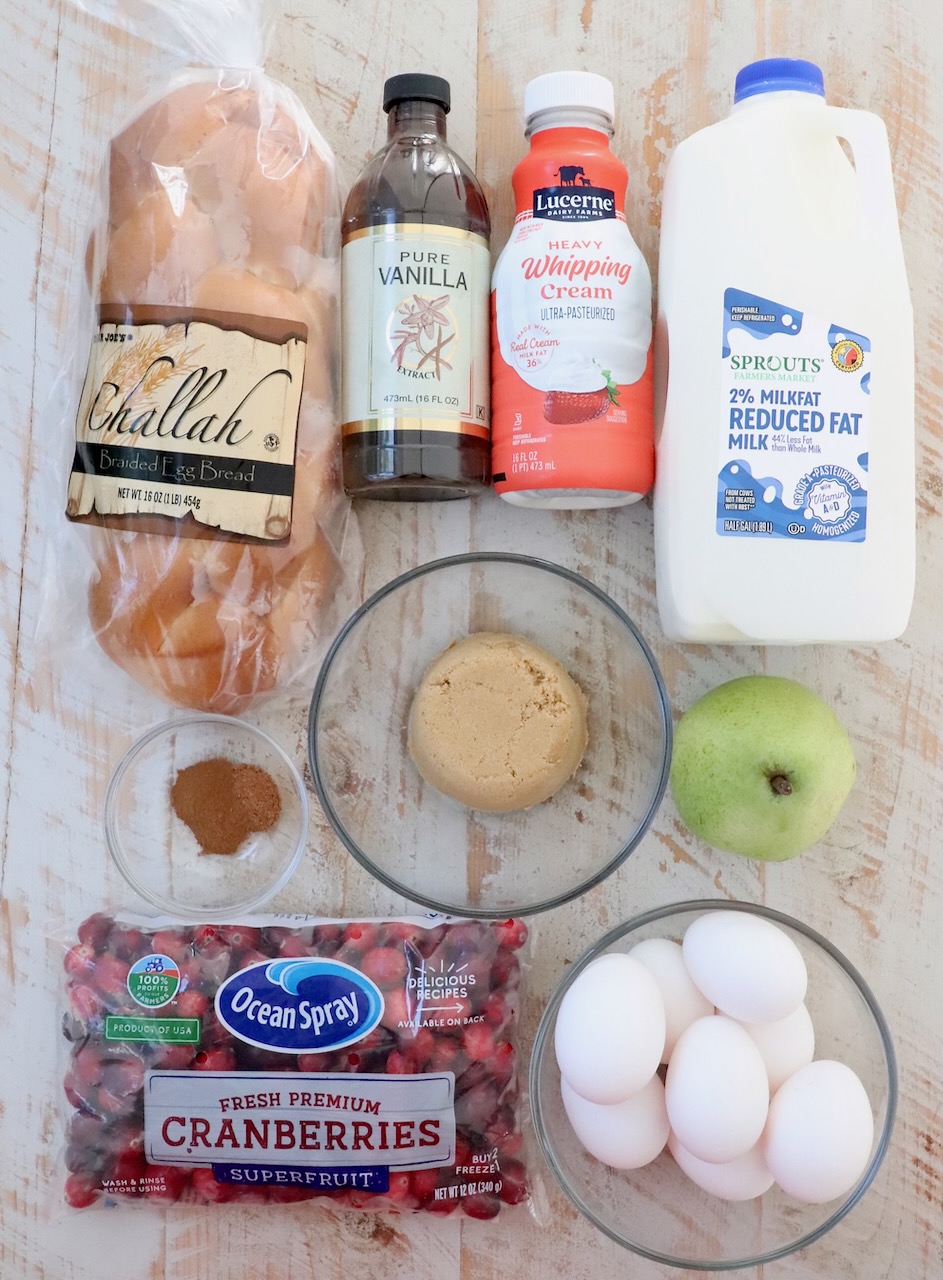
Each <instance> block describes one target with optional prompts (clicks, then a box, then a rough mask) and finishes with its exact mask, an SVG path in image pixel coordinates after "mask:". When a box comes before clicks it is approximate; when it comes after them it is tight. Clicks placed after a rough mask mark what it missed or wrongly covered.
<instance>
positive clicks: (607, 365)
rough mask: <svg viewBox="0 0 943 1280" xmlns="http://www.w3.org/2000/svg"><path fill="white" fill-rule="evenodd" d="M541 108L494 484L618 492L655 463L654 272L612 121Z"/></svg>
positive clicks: (523, 191)
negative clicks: (611, 137) (640, 242)
mask: <svg viewBox="0 0 943 1280" xmlns="http://www.w3.org/2000/svg"><path fill="white" fill-rule="evenodd" d="M562 78H563V77H561V79H562ZM544 79H548V80H549V79H550V77H541V80H544ZM587 79H589V80H592V81H599V80H600V77H587ZM534 83H539V81H538V82H534ZM603 83H605V82H603ZM529 92H530V86H529V87H528V93H529ZM525 100H526V99H525ZM548 114H549V113H548ZM577 114H578V113H577ZM561 115H563V112H562V111H557V112H556V113H555V116H556V118H557V120H559V117H560V116H561ZM601 118H602V117H599V116H598V115H596V119H601ZM537 121H538V127H536V131H535V132H534V133H533V134H532V137H531V150H530V154H529V155H528V156H526V157H525V158H524V160H522V161H521V163H520V164H519V165H518V166H517V169H516V170H515V172H514V192H515V197H516V203H517V215H516V218H515V222H514V228H513V231H512V233H511V237H510V240H509V241H508V244H507V245H506V246H505V249H504V251H503V252H502V254H501V257H500V259H499V260H498V263H497V266H496V268H495V271H494V277H493V292H492V309H493V320H494V323H493V326H492V333H493V349H492V414H493V419H492V438H493V458H492V463H493V478H494V484H495V487H496V489H497V490H498V492H499V493H500V494H502V495H503V496H506V497H509V499H510V500H514V501H518V500H520V499H519V498H511V497H510V496H511V495H520V494H522V493H525V494H529V495H530V497H531V498H533V499H536V500H538V501H539V502H540V503H544V500H543V499H541V498H540V493H541V491H545V494H546V498H547V499H551V500H552V505H559V506H566V505H568V504H567V503H566V502H565V501H563V500H561V499H562V498H563V497H564V496H565V495H566V493H567V492H568V491H569V492H572V493H573V494H574V495H576V496H580V499H581V500H580V501H579V502H578V504H577V505H580V506H592V505H618V504H620V503H623V502H627V501H632V500H634V498H637V497H640V496H641V495H642V494H643V493H645V492H646V491H647V490H648V488H649V487H650V485H651V483H652V479H653V474H654V444H653V428H652V369H651V341H652V322H651V276H650V274H649V271H648V267H647V265H646V263H645V259H644V258H643V257H642V254H641V252H640V251H639V249H638V247H637V245H636V244H635V242H634V240H633V239H632V235H631V233H630V231H629V229H628V226H627V225H626V220H625V209H624V201H625V191H626V185H627V180H628V177H627V173H626V170H625V167H624V166H623V165H622V164H621V163H620V161H619V160H618V159H617V158H616V157H615V156H614V155H613V154H612V153H611V152H610V150H609V146H608V134H607V133H606V132H603V130H602V129H601V128H600V127H586V126H585V125H584V124H582V123H576V124H574V125H573V127H568V126H566V125H564V124H559V123H555V124H554V126H553V127H549V128H541V127H539V123H540V116H539V115H538V117H537ZM594 495H595V496H598V497H599V499H600V501H599V502H595V501H592V500H591V499H592V497H593V496H594ZM546 504H547V505H549V503H546Z"/></svg>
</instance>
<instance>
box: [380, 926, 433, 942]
mask: <svg viewBox="0 0 943 1280" xmlns="http://www.w3.org/2000/svg"><path fill="white" fill-rule="evenodd" d="M422 932H423V930H422V928H421V927H420V926H419V925H416V924H409V923H407V922H406V921H405V920H389V921H387V923H386V924H384V925H382V926H381V929H380V933H381V936H382V942H383V944H385V945H387V946H389V945H390V944H392V945H393V946H397V944H398V945H399V946H400V947H402V944H403V943H404V942H408V943H412V944H415V943H416V942H417V941H418V939H419V938H420V936H421V934H422Z"/></svg>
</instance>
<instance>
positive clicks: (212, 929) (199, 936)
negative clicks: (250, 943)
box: [193, 924, 226, 956]
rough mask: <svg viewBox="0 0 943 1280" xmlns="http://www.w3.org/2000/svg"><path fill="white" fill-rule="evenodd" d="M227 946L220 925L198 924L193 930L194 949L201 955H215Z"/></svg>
mask: <svg viewBox="0 0 943 1280" xmlns="http://www.w3.org/2000/svg"><path fill="white" fill-rule="evenodd" d="M224 946H226V943H225V942H224V941H223V936H222V933H221V932H220V926H219V925H215V924H198V925H196V926H195V927H194V930H193V949H194V951H196V952H198V953H199V954H200V955H201V956H205V955H215V954H216V952H218V951H221V950H222V948H223V947H224Z"/></svg>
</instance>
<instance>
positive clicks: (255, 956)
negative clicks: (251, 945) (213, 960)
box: [234, 950, 272, 972]
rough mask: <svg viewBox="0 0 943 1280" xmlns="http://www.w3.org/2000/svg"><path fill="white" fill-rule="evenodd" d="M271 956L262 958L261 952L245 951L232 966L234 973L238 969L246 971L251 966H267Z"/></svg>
mask: <svg viewBox="0 0 943 1280" xmlns="http://www.w3.org/2000/svg"><path fill="white" fill-rule="evenodd" d="M271 959H272V957H271V956H264V955H263V954H262V952H261V951H255V950H247V951H243V953H242V954H241V955H240V956H239V957H238V961H237V963H236V965H235V966H234V972H235V970H238V969H248V968H249V966H250V965H253V964H269V963H270V962H271Z"/></svg>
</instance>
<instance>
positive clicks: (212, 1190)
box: [190, 1169, 236, 1204]
mask: <svg viewBox="0 0 943 1280" xmlns="http://www.w3.org/2000/svg"><path fill="white" fill-rule="evenodd" d="M190 1183H191V1185H192V1187H193V1190H194V1191H195V1193H196V1195H197V1197H198V1199H200V1200H203V1201H205V1202H206V1203H207V1204H224V1203H225V1202H226V1201H227V1200H234V1199H235V1198H236V1187H235V1186H234V1184H233V1183H231V1182H217V1181H216V1179H215V1177H214V1176H213V1170H212V1169H194V1170H193V1173H192V1174H191V1175H190Z"/></svg>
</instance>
